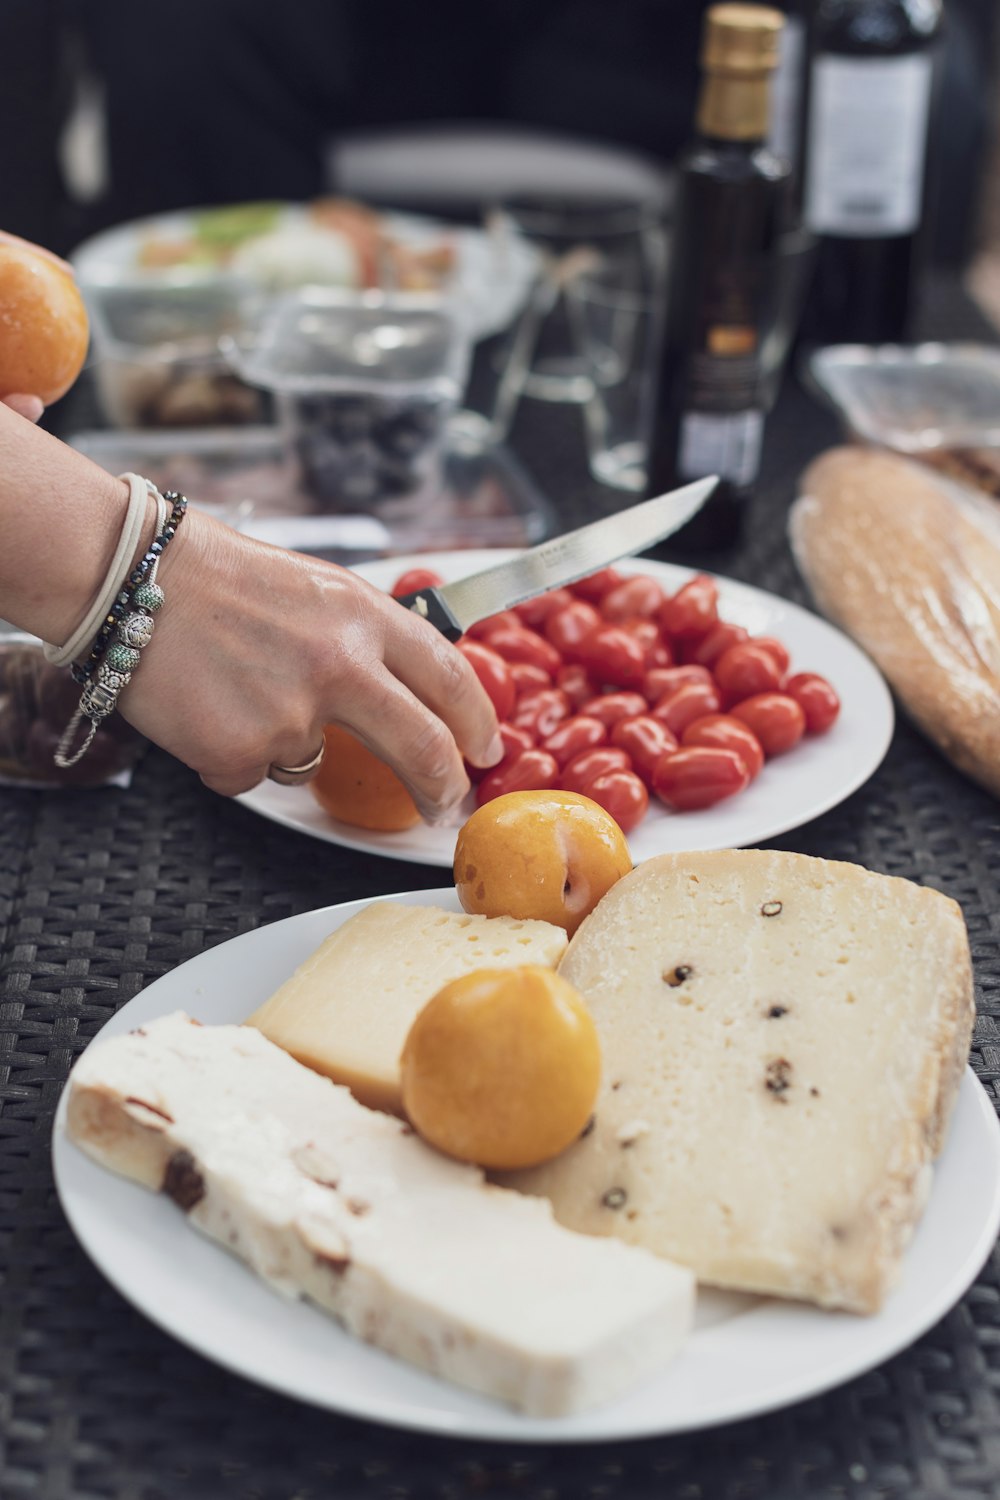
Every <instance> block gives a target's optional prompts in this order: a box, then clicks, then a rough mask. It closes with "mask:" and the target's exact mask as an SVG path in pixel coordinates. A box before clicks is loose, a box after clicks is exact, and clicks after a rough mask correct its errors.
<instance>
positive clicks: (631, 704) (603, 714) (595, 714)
mask: <svg viewBox="0 0 1000 1500" xmlns="http://www.w3.org/2000/svg"><path fill="white" fill-rule="evenodd" d="M580 712H581V713H584V714H589V716H590V717H591V718H592V719H600V721H601V723H602V724H605V725H607V727H608V728H609V729H610V728H611V726H612V724H617V723H618V720H619V719H634V718H635V716H636V714H644V713H645V712H646V700H645V698H644V697H643V696H642V694H641V693H605V694H604V695H603V697H602V696H598V697H597V698H591V699H590V701H589V703H585V704H584V705H583V707H582V708H581V710H580Z"/></svg>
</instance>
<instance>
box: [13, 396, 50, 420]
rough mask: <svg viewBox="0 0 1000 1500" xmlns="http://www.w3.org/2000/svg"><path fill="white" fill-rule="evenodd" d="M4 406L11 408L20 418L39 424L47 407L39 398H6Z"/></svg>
mask: <svg viewBox="0 0 1000 1500" xmlns="http://www.w3.org/2000/svg"><path fill="white" fill-rule="evenodd" d="M3 404H4V406H9V407H10V409H11V411H16V412H17V414H18V416H19V417H26V418H27V419H28V421H29V422H37V421H38V419H39V417H40V416H41V415H42V412H43V411H44V410H45V406H44V404H43V402H42V400H41V397H39V396H21V395H17V396H4V397H3Z"/></svg>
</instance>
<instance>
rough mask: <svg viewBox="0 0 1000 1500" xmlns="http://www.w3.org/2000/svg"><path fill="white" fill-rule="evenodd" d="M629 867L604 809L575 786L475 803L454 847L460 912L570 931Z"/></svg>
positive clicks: (626, 850) (615, 827) (621, 839)
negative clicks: (529, 920)
mask: <svg viewBox="0 0 1000 1500" xmlns="http://www.w3.org/2000/svg"><path fill="white" fill-rule="evenodd" d="M631 868H632V856H631V855H630V854H629V848H628V843H627V841H626V838H625V835H624V834H623V833H622V831H621V829H620V828H619V827H618V824H617V823H616V822H615V820H614V818H612V816H611V814H610V813H607V812H605V810H604V808H603V807H599V806H598V805H597V803H596V802H593V801H592V800H591V799H590V798H589V797H583V796H581V795H580V794H579V793H577V792H557V791H547V792H507V793H506V795H504V796H502V797H494V798H493V800H492V801H491V802H485V803H484V804H483V806H482V807H480V808H477V809H476V811H475V812H474V813H473V814H472V817H471V818H469V820H468V822H467V823H465V824H464V826H463V827H462V828H461V829H460V831H459V835H458V842H457V844H456V846H455V866H454V873H455V887H456V889H457V891H458V899H459V900H460V901H461V903H462V906H463V907H464V908H465V910H466V911H469V912H479V913H481V914H482V915H483V916H486V917H520V918H522V919H526V918H529V917H532V918H536V919H538V920H540V921H543V922H554V923H555V924H556V925H557V926H559V927H565V929H566V931H567V932H568V933H569V934H570V935H571V936H572V934H573V933H574V932H575V931H576V929H577V928H578V927H579V925H580V923H581V922H582V921H583V919H584V917H586V916H588V915H589V914H590V912H591V911H593V909H594V907H595V906H596V905H597V903H598V901H600V899H601V897H602V896H603V895H604V894H605V892H606V891H608V890H610V889H611V887H612V886H613V885H614V884H615V882H616V881H618V880H620V879H621V877H622V876H623V875H627V874H628V872H629V871H630V870H631Z"/></svg>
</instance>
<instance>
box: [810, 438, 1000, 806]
mask: <svg viewBox="0 0 1000 1500" xmlns="http://www.w3.org/2000/svg"><path fill="white" fill-rule="evenodd" d="M801 488H802V498H801V499H800V500H799V501H798V502H797V503H796V505H795V506H794V507H793V510H792V515H791V522H790V534H791V541H792V547H793V550H794V552H795V557H796V560H797V562H798V564H799V567H800V569H801V571H802V573H803V575H804V577H805V578H806V581H807V582H808V584H809V587H810V588H811V590H812V593H813V596H814V598H815V600H816V603H817V604H818V606H819V608H820V609H821V610H822V611H823V613H824V614H826V615H828V616H829V617H830V619H831V620H834V621H835V622H836V623H837V624H838V625H840V626H841V627H842V628H843V629H844V630H846V631H847V633H848V634H849V635H851V636H853V638H854V639H855V640H856V641H857V642H858V644H859V645H860V646H862V647H863V648H864V649H865V650H866V651H867V652H868V654H869V655H870V656H871V657H872V658H873V659H874V660H875V662H877V664H878V666H879V667H880V668H881V669H882V671H883V672H884V673H885V676H886V678H887V679H888V681H889V683H890V685H891V686H892V688H893V689H894V691H895V692H896V694H897V696H898V697H899V699H900V701H901V703H902V704H903V706H904V708H905V709H906V711H907V712H908V713H909V714H910V716H911V717H912V718H913V719H914V720H915V722H916V723H917V724H918V725H919V726H920V728H921V729H922V730H923V731H924V733H925V734H926V735H928V737H929V738H930V739H932V740H933V741H934V742H935V744H937V745H938V746H939V748H940V749H941V750H943V751H944V753H945V755H947V756H948V757H949V759H950V760H952V761H953V762H954V764H955V765H956V766H958V768H959V769H960V770H961V771H964V772H965V773H966V775H968V776H971V777H972V778H973V780H975V781H978V782H979V783H980V784H981V785H982V786H984V787H986V788H987V789H988V790H989V791H991V792H993V793H994V795H1000V515H998V512H997V507H996V505H995V502H993V501H992V500H989V499H987V498H985V497H984V496H980V495H976V494H974V493H973V492H971V491H968V490H964V489H962V488H960V487H959V486H957V485H954V484H952V483H951V482H950V481H948V480H947V479H945V478H943V477H940V476H938V475H936V474H934V473H932V472H930V471H929V470H928V469H926V468H925V467H921V466H919V465H917V464H915V463H912V462H910V461H909V460H907V459H903V458H898V457H896V456H895V455H893V454H890V453H883V452H879V451H877V450H874V449H871V450H869V449H862V448H856V449H855V448H841V449H835V450H834V451H832V452H830V453H827V454H824V456H823V457H822V458H820V459H818V460H817V462H816V463H814V464H813V465H812V466H811V467H810V468H809V469H808V470H807V471H806V474H805V476H804V478H803V481H802V486H801Z"/></svg>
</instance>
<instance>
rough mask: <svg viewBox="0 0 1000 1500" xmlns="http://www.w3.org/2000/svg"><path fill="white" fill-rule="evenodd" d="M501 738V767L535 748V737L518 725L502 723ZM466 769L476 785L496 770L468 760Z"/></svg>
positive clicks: (493, 767)
mask: <svg viewBox="0 0 1000 1500" xmlns="http://www.w3.org/2000/svg"><path fill="white" fill-rule="evenodd" d="M500 738H501V740H502V741H503V760H502V761H500V762H499V764H501V765H502V764H503V761H508V760H515V759H516V758H517V756H519V755H523V753H524V751H525V750H533V749H534V748H535V737H534V735H533V734H532V733H531V731H530V730H528V729H518V727H517V725H516V724H504V723H501V725H500ZM465 769H466V772H467V773H468V777H469V780H470V781H471V782H472V783H473V784H475V783H476V782H477V781H482V779H483V777H484V776H488V775H489V773H490V771H493V770H495V769H496V767H495V766H474V765H473V764H472V762H471V761H468V760H467V761H466V762H465Z"/></svg>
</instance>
